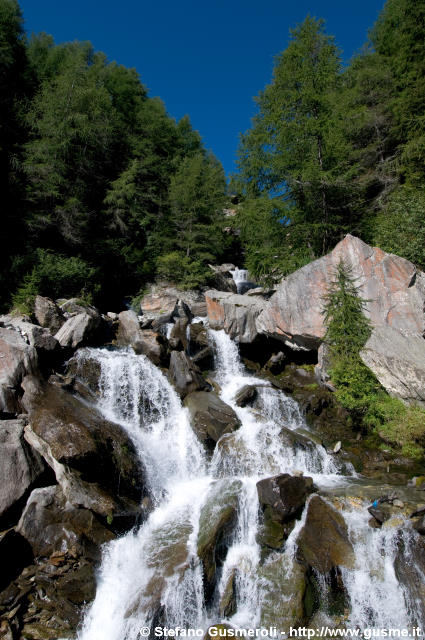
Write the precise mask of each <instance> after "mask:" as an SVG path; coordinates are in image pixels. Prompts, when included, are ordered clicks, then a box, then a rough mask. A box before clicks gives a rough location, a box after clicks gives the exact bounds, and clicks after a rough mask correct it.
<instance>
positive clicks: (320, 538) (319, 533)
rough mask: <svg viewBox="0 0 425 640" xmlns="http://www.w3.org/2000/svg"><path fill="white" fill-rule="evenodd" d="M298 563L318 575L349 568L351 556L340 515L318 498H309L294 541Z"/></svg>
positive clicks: (352, 561) (345, 530)
mask: <svg viewBox="0 0 425 640" xmlns="http://www.w3.org/2000/svg"><path fill="white" fill-rule="evenodd" d="M297 544H298V553H299V554H300V557H301V558H302V560H303V561H304V562H305V563H306V564H307V565H308V566H309V567H312V568H313V569H315V570H316V571H318V572H319V573H321V574H327V573H329V571H330V570H331V569H333V568H334V567H347V568H348V569H353V568H354V564H355V556H354V549H353V545H352V544H351V542H350V539H349V537H348V530H347V525H346V524H345V520H344V518H343V517H342V515H341V514H340V513H339V512H338V511H336V509H334V508H333V507H332V506H331V505H330V504H329V503H327V502H325V500H323V499H322V498H320V496H313V497H312V498H311V500H310V502H309V505H308V507H307V516H306V520H305V524H304V527H303V528H302V530H301V532H300V534H299V536H298V540H297Z"/></svg>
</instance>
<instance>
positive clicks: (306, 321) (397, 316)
mask: <svg viewBox="0 0 425 640" xmlns="http://www.w3.org/2000/svg"><path fill="white" fill-rule="evenodd" d="M341 259H342V260H344V262H345V263H346V264H347V265H348V266H349V267H351V269H352V275H353V277H354V278H355V280H356V285H357V286H358V287H359V290H360V292H361V295H362V297H363V299H364V300H365V304H366V314H367V316H368V317H369V318H370V320H371V323H372V325H373V326H374V327H377V326H382V325H384V326H390V327H392V328H393V329H396V330H397V331H400V332H401V333H403V334H405V335H416V336H423V335H424V331H425V317H424V300H425V275H424V274H423V273H421V272H418V271H417V269H416V268H415V266H414V265H413V264H412V263H411V262H409V261H408V260H405V259H404V258H400V257H399V256H395V255H392V254H389V253H385V251H382V249H378V248H376V247H370V246H369V245H367V244H365V243H364V242H363V241H362V240H360V239H359V238H355V237H354V236H351V235H347V236H346V237H345V238H344V239H343V240H342V241H341V242H340V243H339V244H337V245H336V247H335V248H334V250H333V251H332V252H331V253H329V254H327V255H326V256H323V258H320V259H318V260H315V261H314V262H311V263H310V264H307V265H306V266H305V267H302V269H298V270H297V271H295V272H294V273H291V274H290V275H289V276H287V277H286V278H284V279H283V280H282V282H281V283H280V284H279V285H278V287H277V290H276V293H275V294H274V295H273V296H272V297H271V298H270V300H269V301H268V303H266V305H265V308H264V311H263V313H261V315H260V317H259V318H258V319H257V330H258V331H259V332H260V333H265V334H266V335H268V336H273V337H274V338H278V339H281V340H283V341H284V342H286V343H287V344H288V345H289V346H291V347H294V348H307V349H311V348H315V349H316V348H318V347H319V345H320V343H321V341H322V339H323V337H324V335H325V327H324V324H323V315H322V310H323V296H324V295H325V294H326V293H327V291H328V288H329V285H330V284H331V283H332V282H333V281H334V280H335V269H336V267H337V265H338V262H339V261H340V260H341Z"/></svg>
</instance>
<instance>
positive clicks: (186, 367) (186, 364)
mask: <svg viewBox="0 0 425 640" xmlns="http://www.w3.org/2000/svg"><path fill="white" fill-rule="evenodd" d="M168 379H169V380H170V382H171V383H172V384H173V385H174V387H175V389H176V391H177V393H178V394H179V396H180V397H181V398H185V397H186V396H187V395H188V394H189V393H192V392H193V391H201V390H203V389H210V388H211V386H210V385H209V384H208V382H206V381H205V380H204V378H203V377H202V374H201V371H200V369H199V368H198V367H197V366H196V364H194V363H193V362H192V360H191V359H190V358H189V356H187V355H186V354H185V353H183V352H182V351H172V352H171V356H170V368H169V371H168Z"/></svg>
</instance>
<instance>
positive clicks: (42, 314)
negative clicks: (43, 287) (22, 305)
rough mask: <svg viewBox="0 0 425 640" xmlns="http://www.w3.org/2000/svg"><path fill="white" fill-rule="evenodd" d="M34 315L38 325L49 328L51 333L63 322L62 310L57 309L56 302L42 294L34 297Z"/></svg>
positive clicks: (55, 331) (56, 330) (57, 329)
mask: <svg viewBox="0 0 425 640" xmlns="http://www.w3.org/2000/svg"><path fill="white" fill-rule="evenodd" d="M34 317H35V319H36V320H37V322H38V324H39V325H40V327H45V328H46V329H50V331H51V333H52V334H55V333H57V332H58V331H59V329H60V328H61V326H62V325H63V324H64V323H65V317H64V315H63V312H62V310H61V309H59V307H58V305H57V304H56V302H53V300H50V298H44V297H43V296H36V297H35V301H34Z"/></svg>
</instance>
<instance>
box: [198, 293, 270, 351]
mask: <svg viewBox="0 0 425 640" xmlns="http://www.w3.org/2000/svg"><path fill="white" fill-rule="evenodd" d="M205 300H206V303H207V311H208V320H209V323H210V327H211V328H212V329H224V330H225V331H226V333H228V334H229V335H230V337H231V338H232V339H233V340H236V342H241V343H250V342H253V341H254V340H255V339H256V337H257V336H258V330H257V325H256V323H257V319H258V316H259V315H260V313H261V311H262V310H263V308H264V302H260V301H258V299H257V298H255V297H250V296H247V295H237V294H234V293H225V292H221V291H215V290H210V291H207V292H206V293H205Z"/></svg>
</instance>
